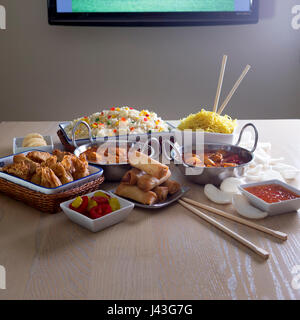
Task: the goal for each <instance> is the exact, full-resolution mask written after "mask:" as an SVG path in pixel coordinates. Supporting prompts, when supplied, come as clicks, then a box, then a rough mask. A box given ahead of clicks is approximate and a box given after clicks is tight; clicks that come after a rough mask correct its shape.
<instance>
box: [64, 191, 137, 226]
mask: <svg viewBox="0 0 300 320" xmlns="http://www.w3.org/2000/svg"><path fill="white" fill-rule="evenodd" d="M98 191H101V192H104V193H106V194H108V195H110V196H111V197H114V198H117V199H118V200H119V202H120V205H121V209H119V210H116V211H114V212H112V213H109V214H107V215H105V216H104V217H101V218H98V219H94V220H93V219H90V218H88V217H86V216H85V215H83V214H81V213H79V212H76V211H74V210H72V209H70V208H69V205H70V203H72V202H73V201H74V199H72V200H69V201H66V202H63V203H61V204H60V207H61V208H62V210H63V211H64V213H65V214H66V215H67V217H68V218H69V219H70V220H72V221H73V222H75V223H77V224H79V225H80V226H82V227H84V228H86V229H88V230H90V231H92V232H98V231H100V230H103V229H105V228H107V227H110V226H112V225H114V224H117V223H119V222H121V221H123V220H125V219H126V218H127V217H128V215H129V214H130V212H131V211H132V209H133V208H134V204H133V203H132V202H130V201H127V200H125V199H123V198H120V197H118V196H116V195H115V194H113V193H111V192H107V191H103V190H98ZM96 192H97V191H94V192H91V193H88V194H86V196H89V197H91V196H93V195H94V194H95V193H96Z"/></svg>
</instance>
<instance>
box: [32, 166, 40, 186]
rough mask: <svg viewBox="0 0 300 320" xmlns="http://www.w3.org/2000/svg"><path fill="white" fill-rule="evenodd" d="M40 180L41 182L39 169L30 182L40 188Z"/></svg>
mask: <svg viewBox="0 0 300 320" xmlns="http://www.w3.org/2000/svg"><path fill="white" fill-rule="evenodd" d="M41 180H42V168H41V167H40V168H38V169H37V170H36V172H35V174H34V175H33V176H32V178H31V180H30V181H31V182H32V183H34V184H37V185H38V186H40V185H41Z"/></svg>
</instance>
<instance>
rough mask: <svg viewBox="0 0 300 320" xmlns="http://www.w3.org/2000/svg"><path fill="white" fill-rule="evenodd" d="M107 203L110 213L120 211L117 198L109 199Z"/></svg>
mask: <svg viewBox="0 0 300 320" xmlns="http://www.w3.org/2000/svg"><path fill="white" fill-rule="evenodd" d="M108 202H109V205H110V206H111V209H112V211H116V210H119V209H121V205H120V202H119V200H118V199H117V198H110V199H109V200H108Z"/></svg>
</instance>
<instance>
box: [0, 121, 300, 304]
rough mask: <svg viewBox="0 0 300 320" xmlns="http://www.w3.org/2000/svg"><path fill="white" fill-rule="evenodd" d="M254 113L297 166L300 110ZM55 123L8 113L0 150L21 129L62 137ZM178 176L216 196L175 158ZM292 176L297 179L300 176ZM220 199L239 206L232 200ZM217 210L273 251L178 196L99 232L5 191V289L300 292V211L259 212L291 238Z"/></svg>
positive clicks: (4, 294) (147, 294) (72, 294)
mask: <svg viewBox="0 0 300 320" xmlns="http://www.w3.org/2000/svg"><path fill="white" fill-rule="evenodd" d="M253 122H254V123H255V124H256V125H257V127H258V130H259V133H260V140H261V141H265V142H266V141H269V142H271V143H272V148H273V155H274V157H279V156H284V157H285V158H286V162H287V163H290V164H293V165H295V166H297V167H298V168H300V161H299V159H300V139H299V128H300V120H257V121H253ZM243 123H245V121H241V122H240V124H243ZM56 131H57V123H56V122H39V123H38V122H2V123H0V136H1V140H0V156H5V155H8V154H11V153H12V139H13V137H15V136H24V135H26V134H27V133H29V132H40V133H42V134H45V135H46V134H47V135H49V134H50V135H52V136H53V138H54V140H55V142H56V143H58V138H57V136H56ZM173 176H174V177H175V178H177V179H180V180H181V181H182V182H183V183H184V184H185V185H190V186H191V187H192V189H191V191H189V193H188V194H187V196H188V197H190V198H192V199H195V200H199V201H203V202H205V203H208V204H209V201H208V200H207V199H206V198H205V197H204V195H203V188H202V187H201V186H199V185H191V184H189V183H188V182H187V181H184V180H183V179H182V178H181V177H180V175H179V174H178V171H177V170H176V169H174V168H173ZM294 185H295V186H296V187H300V180H299V179H298V180H297V181H294ZM110 187H111V185H109V184H106V183H105V184H103V185H102V187H101V188H103V189H107V190H108V189H109V188H110ZM210 205H212V204H211V203H210ZM215 206H216V207H218V208H222V209H225V210H226V211H228V212H233V210H232V207H231V206H230V205H227V206H226V207H225V208H224V206H218V205H215ZM212 216H213V215H212ZM213 217H214V218H216V219H217V220H218V221H220V222H222V223H223V224H225V225H226V226H228V227H230V228H232V229H233V230H234V231H236V232H238V233H239V234H241V235H242V236H244V237H246V238H247V239H249V240H250V241H252V242H254V243H256V244H257V245H259V246H260V247H262V248H265V249H266V250H267V251H269V252H270V254H271V257H270V259H269V260H267V261H265V260H262V259H261V258H259V257H258V256H256V255H255V254H254V253H253V252H251V251H250V250H248V249H247V248H245V247H244V246H242V245H240V244H239V243H237V242H236V241H235V240H234V239H231V238H230V237H229V236H227V235H225V234H224V233H222V232H220V231H218V230H216V229H215V228H214V227H212V226H211V225H209V224H208V223H206V222H205V221H203V220H201V219H200V218H198V217H196V216H194V215H193V214H192V213H190V212H189V211H187V210H186V209H185V208H183V207H181V206H180V205H179V204H174V205H172V206H170V207H168V208H165V209H162V210H159V211H147V210H141V209H134V211H133V212H132V214H131V215H130V216H129V217H128V218H127V220H125V221H124V222H123V223H120V224H118V225H115V226H113V227H111V228H108V229H106V230H103V231H101V232H99V233H95V234H93V233H91V232H90V231H88V230H85V229H83V228H81V227H80V226H78V225H76V224H74V223H72V222H71V221H70V220H68V218H67V217H66V216H65V215H64V214H63V213H62V212H61V213H58V214H55V215H50V214H45V213H41V212H39V211H37V210H35V209H32V208H30V207H28V206H26V205H25V204H23V203H20V202H17V201H15V200H13V199H10V198H8V197H6V196H4V195H2V194H0V265H3V266H4V267H5V268H6V273H7V283H6V285H7V289H6V290H0V299H299V298H300V289H299V290H297V288H295V289H293V286H292V279H293V277H295V274H292V269H293V267H295V266H297V265H300V219H299V215H298V213H296V212H294V213H290V214H287V215H281V216H276V217H269V218H267V219H265V220H263V221H260V222H259V223H261V224H262V225H265V226H267V227H270V228H273V229H278V230H281V231H283V232H286V233H287V234H288V236H289V238H288V240H287V241H286V242H281V241H279V240H275V239H274V238H272V237H270V236H267V235H265V234H263V233H260V232H258V231H255V230H253V229H250V228H248V227H246V226H241V225H237V224H234V223H232V222H228V221H226V220H225V219H222V218H220V217H216V216H213ZM299 274H300V266H299V273H298V275H299ZM299 282H300V281H299Z"/></svg>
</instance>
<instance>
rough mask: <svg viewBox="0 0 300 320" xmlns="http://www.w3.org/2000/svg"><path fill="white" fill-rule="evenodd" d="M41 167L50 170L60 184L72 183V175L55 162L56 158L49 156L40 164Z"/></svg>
mask: <svg viewBox="0 0 300 320" xmlns="http://www.w3.org/2000/svg"><path fill="white" fill-rule="evenodd" d="M42 166H43V167H48V168H50V169H51V170H52V171H53V172H54V173H55V175H56V176H57V177H58V178H59V179H60V181H61V183H62V184H66V183H69V182H72V181H73V177H72V175H71V174H70V173H69V172H67V170H66V169H65V168H64V166H63V165H62V164H61V162H57V156H51V157H50V158H48V159H47V160H46V161H44V162H43V163H42Z"/></svg>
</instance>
